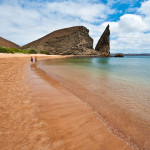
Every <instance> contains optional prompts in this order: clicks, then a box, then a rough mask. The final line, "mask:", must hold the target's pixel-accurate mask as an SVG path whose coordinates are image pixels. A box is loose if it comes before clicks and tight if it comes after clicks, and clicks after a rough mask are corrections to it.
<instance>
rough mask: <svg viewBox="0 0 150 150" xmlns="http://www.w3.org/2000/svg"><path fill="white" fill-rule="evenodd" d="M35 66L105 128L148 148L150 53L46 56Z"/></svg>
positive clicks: (136, 146)
mask: <svg viewBox="0 0 150 150" xmlns="http://www.w3.org/2000/svg"><path fill="white" fill-rule="evenodd" d="M38 67H40V69H42V70H44V71H45V72H46V73H47V74H48V75H49V76H50V77H52V78H53V79H54V80H57V81H59V83H60V84H62V85H63V86H64V87H65V88H66V89H68V90H69V91H71V92H72V93H73V94H75V95H76V96H78V97H79V98H80V99H81V100H82V101H83V102H84V103H85V104H86V105H88V107H90V109H92V111H93V113H95V114H96V115H97V119H99V120H100V121H101V122H102V123H103V124H104V125H105V126H106V127H107V128H108V130H109V131H110V132H111V133H112V134H114V135H115V136H118V137H119V138H121V139H123V140H124V141H125V142H127V143H129V144H130V145H132V146H133V147H134V148H135V149H143V150H148V149H150V140H149V139H150V56H125V57H123V58H117V57H110V58H98V57H95V58H94V57H93V58H91V57H90V58H63V59H46V60H43V61H41V62H40V63H39V65H38Z"/></svg>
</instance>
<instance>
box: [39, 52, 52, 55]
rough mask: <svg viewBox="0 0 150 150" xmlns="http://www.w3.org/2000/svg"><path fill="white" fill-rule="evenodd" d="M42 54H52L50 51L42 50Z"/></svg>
mask: <svg viewBox="0 0 150 150" xmlns="http://www.w3.org/2000/svg"><path fill="white" fill-rule="evenodd" d="M40 54H46V55H50V53H49V51H40Z"/></svg>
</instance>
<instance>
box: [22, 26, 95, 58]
mask: <svg viewBox="0 0 150 150" xmlns="http://www.w3.org/2000/svg"><path fill="white" fill-rule="evenodd" d="M22 48H23V49H26V48H30V49H31V48H32V49H35V50H37V51H38V52H40V51H48V52H49V53H50V54H54V55H96V51H95V50H94V49H93V39H92V38H91V37H90V36H89V30H88V29H87V28H86V27H84V26H76V27H71V28H65V29H61V30H57V31H54V32H52V33H50V34H48V35H46V36H44V37H42V38H40V39H38V40H36V41H33V42H31V43H29V44H27V45H25V46H23V47H22Z"/></svg>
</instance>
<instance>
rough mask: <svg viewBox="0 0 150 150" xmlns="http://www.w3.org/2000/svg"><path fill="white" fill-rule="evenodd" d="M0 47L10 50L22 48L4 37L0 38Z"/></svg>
mask: <svg viewBox="0 0 150 150" xmlns="http://www.w3.org/2000/svg"><path fill="white" fill-rule="evenodd" d="M0 46H1V47H8V48H18V49H19V48H20V46H19V45H17V44H15V43H13V42H11V41H8V40H6V39H4V38H2V37H0Z"/></svg>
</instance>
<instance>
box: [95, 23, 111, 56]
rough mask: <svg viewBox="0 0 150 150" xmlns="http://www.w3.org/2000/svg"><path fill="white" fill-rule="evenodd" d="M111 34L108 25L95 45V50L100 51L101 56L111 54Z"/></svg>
mask: <svg viewBox="0 0 150 150" xmlns="http://www.w3.org/2000/svg"><path fill="white" fill-rule="evenodd" d="M109 36H110V30H109V25H108V26H107V27H106V29H105V31H104V32H103V34H102V36H101V37H100V39H99V41H98V43H97V45H96V47H95V50H96V51H98V52H99V54H100V56H110V39H109Z"/></svg>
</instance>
